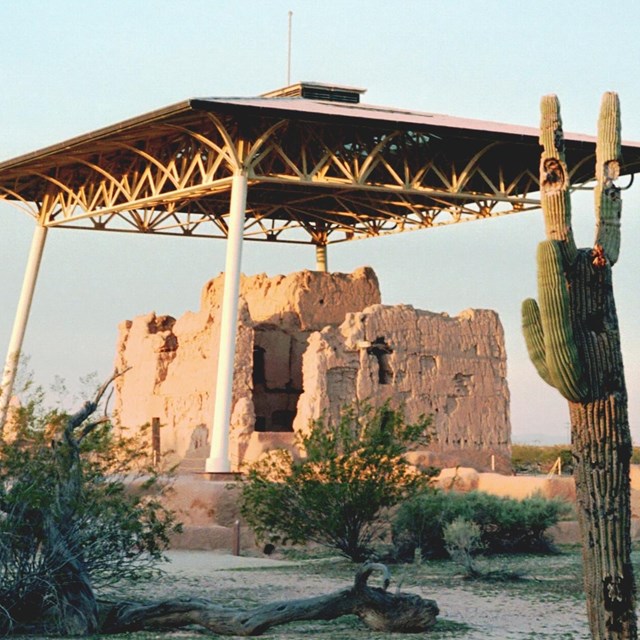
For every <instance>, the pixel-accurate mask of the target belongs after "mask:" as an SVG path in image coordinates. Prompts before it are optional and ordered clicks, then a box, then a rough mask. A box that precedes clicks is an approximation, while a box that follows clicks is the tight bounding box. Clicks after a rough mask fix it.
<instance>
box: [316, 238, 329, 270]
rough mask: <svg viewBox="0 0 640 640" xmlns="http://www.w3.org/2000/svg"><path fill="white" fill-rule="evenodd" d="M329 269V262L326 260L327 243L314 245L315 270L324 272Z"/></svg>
mask: <svg viewBox="0 0 640 640" xmlns="http://www.w3.org/2000/svg"><path fill="white" fill-rule="evenodd" d="M328 270H329V263H328V261H327V245H326V244H317V245H316V271H322V272H323V273H326V272H327V271H328Z"/></svg>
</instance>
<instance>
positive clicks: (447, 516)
mask: <svg viewBox="0 0 640 640" xmlns="http://www.w3.org/2000/svg"><path fill="white" fill-rule="evenodd" d="M569 509H570V507H569V505H568V504H567V503H565V502H562V501H560V500H547V499H545V498H542V497H537V496H534V497H531V498H526V499H525V500H515V499H513V498H503V497H498V496H493V495H490V494H487V493H481V492H477V491H475V492H470V493H458V492H453V491H452V492H444V491H439V490H435V489H430V490H429V491H426V492H423V493H421V494H419V495H416V496H415V497H413V498H412V499H410V500H408V501H407V502H405V503H404V504H402V505H401V506H400V508H399V509H398V513H397V515H396V517H395V520H394V523H393V539H394V543H395V545H396V547H397V549H398V554H399V556H400V557H402V558H408V557H411V556H413V553H414V550H415V549H416V548H419V549H420V550H421V553H422V556H423V557H444V556H446V555H447V553H446V544H445V540H444V528H445V526H446V525H447V524H449V523H451V522H453V521H454V520H455V519H456V518H463V519H465V520H468V521H473V522H475V523H476V524H477V525H478V526H479V527H480V532H481V542H482V546H483V548H484V550H485V551H486V552H487V553H514V552H524V551H527V552H545V551H549V550H550V543H549V541H548V540H547V539H546V537H545V530H546V529H547V528H548V527H550V526H552V525H554V524H556V523H557V522H558V520H559V519H560V517H561V516H562V515H563V514H564V513H566V512H567V511H568V510H569Z"/></svg>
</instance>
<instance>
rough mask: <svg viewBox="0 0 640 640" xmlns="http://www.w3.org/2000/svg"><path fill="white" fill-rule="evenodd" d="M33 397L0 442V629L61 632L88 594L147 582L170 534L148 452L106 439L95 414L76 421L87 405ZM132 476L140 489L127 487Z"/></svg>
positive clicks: (107, 429)
mask: <svg viewBox="0 0 640 640" xmlns="http://www.w3.org/2000/svg"><path fill="white" fill-rule="evenodd" d="M42 400H43V394H42V393H40V391H39V390H36V392H35V393H34V395H33V396H32V397H31V398H30V399H29V401H28V402H25V404H24V405H23V407H22V408H21V409H20V410H19V411H18V412H17V415H16V419H15V420H13V421H12V425H11V429H10V432H9V433H6V434H5V438H4V440H3V441H2V442H0V632H3V633H9V632H10V631H11V630H12V628H14V627H17V628H21V627H23V626H24V625H27V626H28V625H29V624H30V623H34V624H35V623H42V622H43V621H45V626H46V627H47V628H48V629H50V630H51V631H52V632H59V631H69V627H68V626H65V625H67V622H68V619H69V617H70V613H69V611H70V609H69V607H71V609H73V610H74V611H80V610H81V609H82V608H83V606H84V603H87V602H89V603H91V602H93V601H94V596H93V590H94V589H95V590H99V589H104V588H105V587H107V586H113V585H115V584H116V583H118V582H120V581H122V580H126V579H130V580H135V579H140V578H144V577H148V576H149V575H150V574H151V572H152V571H153V569H154V567H155V566H156V563H157V561H159V560H161V559H162V557H163V556H162V552H163V550H164V549H165V548H166V547H167V545H168V542H169V535H170V534H171V533H172V532H174V531H178V530H179V525H178V524H177V523H176V521H175V518H174V514H173V513H172V512H170V511H168V510H166V509H165V508H164V507H163V506H162V505H161V503H160V502H159V500H158V497H159V495H160V494H161V493H162V486H161V482H160V477H159V476H158V473H157V472H156V470H155V469H154V468H152V467H151V466H150V465H148V464H147V462H148V460H147V459H146V452H147V451H148V447H145V446H141V442H140V441H139V440H138V439H129V438H122V437H118V436H116V435H115V434H114V433H113V431H112V429H111V425H110V424H109V422H108V421H107V420H106V419H104V418H101V419H98V420H96V421H94V422H91V421H90V420H87V419H85V413H86V418H88V417H89V415H90V413H92V411H89V409H90V408H91V406H90V403H89V402H87V403H86V404H85V407H89V409H87V411H85V412H82V411H81V412H79V413H78V414H74V415H72V416H69V415H67V414H65V413H62V412H61V411H59V410H53V411H47V410H44V409H43V408H42ZM76 418H77V424H76V422H75V419H76ZM81 418H82V419H81ZM132 474H133V476H135V475H140V477H141V478H142V484H143V488H144V489H145V491H144V492H143V493H138V494H135V493H132V492H130V491H128V482H127V481H128V480H130V479H131V478H132ZM152 494H154V495H152ZM79 576H80V578H79ZM81 603H82V604H81ZM65 607H66V609H65Z"/></svg>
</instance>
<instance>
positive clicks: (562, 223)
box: [540, 95, 577, 264]
mask: <svg viewBox="0 0 640 640" xmlns="http://www.w3.org/2000/svg"><path fill="white" fill-rule="evenodd" d="M540 111H541V121H540V144H541V145H542V147H543V151H542V154H541V157H540V197H541V202H542V209H543V211H544V221H545V230H546V235H547V238H548V239H549V240H557V241H559V242H562V245H563V246H562V249H563V254H564V256H565V259H566V260H567V262H568V263H569V264H571V263H572V262H573V261H574V260H575V257H576V252H577V249H576V244H575V240H574V238H573V231H572V229H571V200H570V198H569V171H568V170H567V165H566V162H565V153H564V136H563V133H562V119H561V118H560V103H559V102H558V98H557V97H556V96H555V95H548V96H544V97H543V98H542V101H541V103H540Z"/></svg>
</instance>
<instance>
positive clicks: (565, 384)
mask: <svg viewBox="0 0 640 640" xmlns="http://www.w3.org/2000/svg"><path fill="white" fill-rule="evenodd" d="M538 296H539V305H540V321H541V325H542V333H543V336H544V349H545V354H546V358H545V360H546V364H547V368H548V370H549V378H550V379H551V381H552V383H553V386H554V387H555V388H556V389H557V390H558V391H559V392H560V393H561V394H562V395H563V396H564V397H565V398H566V399H567V400H570V401H572V402H580V401H582V400H584V399H585V398H586V396H587V388H586V384H585V382H584V380H583V377H582V367H581V365H580V358H579V355H578V350H577V348H576V343H575V340H574V332H573V328H572V325H571V317H570V312H569V292H568V290H567V283H566V279H565V274H564V269H563V258H562V249H561V243H560V242H557V241H555V240H547V241H545V242H541V243H540V244H539V245H538Z"/></svg>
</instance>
